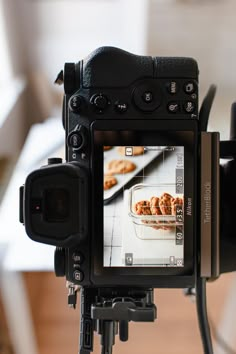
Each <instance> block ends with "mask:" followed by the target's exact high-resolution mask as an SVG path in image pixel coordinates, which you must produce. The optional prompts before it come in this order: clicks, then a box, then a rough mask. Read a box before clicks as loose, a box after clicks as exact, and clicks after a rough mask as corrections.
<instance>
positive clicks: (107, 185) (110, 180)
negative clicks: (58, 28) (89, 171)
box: [103, 174, 117, 190]
mask: <svg viewBox="0 0 236 354" xmlns="http://www.w3.org/2000/svg"><path fill="white" fill-rule="evenodd" d="M116 184H117V179H116V178H115V177H114V176H113V175H108V174H106V175H104V182H103V189H104V190H108V189H111V188H112V187H114V186H115V185H116Z"/></svg>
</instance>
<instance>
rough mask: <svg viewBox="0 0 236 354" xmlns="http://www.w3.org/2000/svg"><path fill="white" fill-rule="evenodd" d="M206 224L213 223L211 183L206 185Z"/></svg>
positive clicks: (204, 197)
mask: <svg viewBox="0 0 236 354" xmlns="http://www.w3.org/2000/svg"><path fill="white" fill-rule="evenodd" d="M203 200H204V224H206V223H209V222H211V182H205V183H204V196H203Z"/></svg>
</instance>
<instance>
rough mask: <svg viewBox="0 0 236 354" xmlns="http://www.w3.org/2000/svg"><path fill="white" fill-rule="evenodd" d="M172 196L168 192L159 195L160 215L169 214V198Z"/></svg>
mask: <svg viewBox="0 0 236 354" xmlns="http://www.w3.org/2000/svg"><path fill="white" fill-rule="evenodd" d="M172 199H173V197H172V196H171V195H170V194H168V193H163V194H162V195H161V196H160V201H159V206H160V209H161V213H162V215H171V200H172Z"/></svg>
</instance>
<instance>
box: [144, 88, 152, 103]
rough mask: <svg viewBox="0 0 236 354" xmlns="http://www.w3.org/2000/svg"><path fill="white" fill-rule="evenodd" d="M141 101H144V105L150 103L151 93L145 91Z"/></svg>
mask: <svg viewBox="0 0 236 354" xmlns="http://www.w3.org/2000/svg"><path fill="white" fill-rule="evenodd" d="M142 99H143V100H144V102H145V103H151V102H152V100H153V94H152V92H151V91H146V92H144V93H143V95H142Z"/></svg>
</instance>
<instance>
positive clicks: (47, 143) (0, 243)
mask: <svg viewBox="0 0 236 354" xmlns="http://www.w3.org/2000/svg"><path fill="white" fill-rule="evenodd" d="M63 145H64V131H63V128H62V124H61V120H60V119H58V118H51V119H49V120H48V121H46V122H45V123H43V124H37V125H34V126H33V127H32V128H31V130H30V133H29V135H28V137H27V139H26V143H25V145H24V148H23V150H22V153H21V155H20V158H19V161H18V163H17V165H16V168H15V171H14V173H13V176H12V178H11V181H10V183H9V186H8V188H7V191H6V193H5V195H4V198H3V200H2V203H1V205H0V223H1V236H0V250H1V249H2V250H5V252H4V257H0V259H2V267H1V277H0V283H1V284H0V285H1V286H0V288H1V295H2V299H3V305H4V309H5V314H6V319H7V322H8V327H9V332H10V337H11V340H12V345H13V349H14V353H15V354H37V353H38V350H37V344H36V339H35V335H34V330H33V324H32V318H31V311H30V308H29V304H28V298H27V292H26V289H25V284H24V280H23V277H22V272H24V271H53V270H54V266H53V259H54V247H52V246H47V245H44V244H39V243H36V242H33V241H31V240H30V239H29V238H28V236H27V235H26V233H25V229H24V227H23V225H22V224H20V222H19V187H20V186H21V185H22V184H24V182H25V178H26V176H27V175H28V174H29V173H30V172H31V171H32V170H34V169H36V168H39V167H40V166H41V165H42V164H45V163H46V161H47V159H46V157H47V156H48V157H52V156H54V155H52V153H53V152H55V151H57V150H58V149H59V147H60V146H63Z"/></svg>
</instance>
